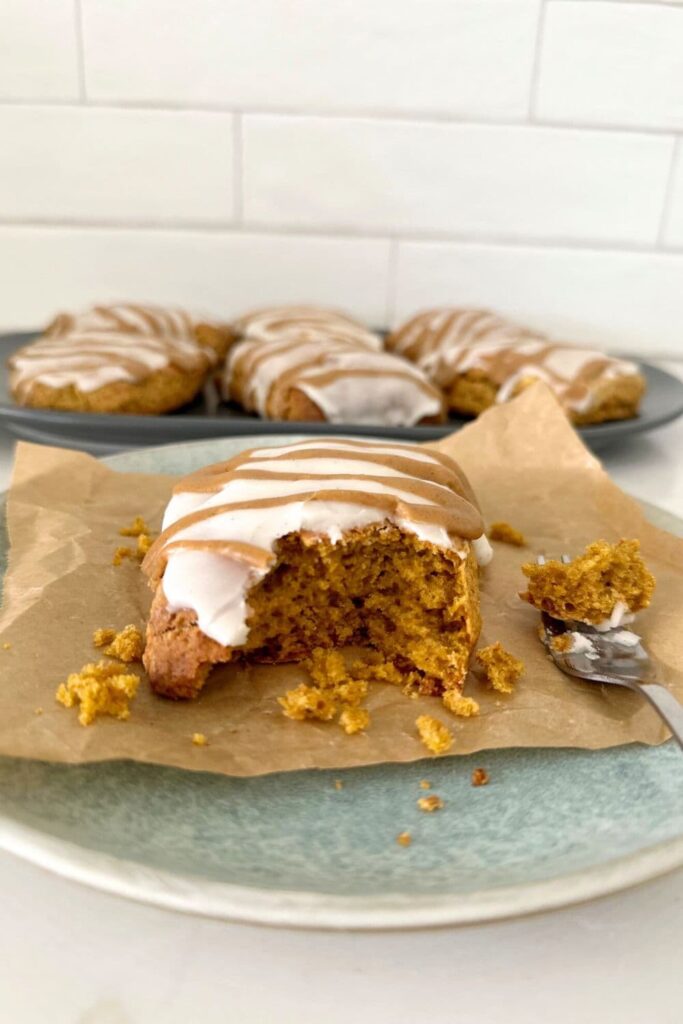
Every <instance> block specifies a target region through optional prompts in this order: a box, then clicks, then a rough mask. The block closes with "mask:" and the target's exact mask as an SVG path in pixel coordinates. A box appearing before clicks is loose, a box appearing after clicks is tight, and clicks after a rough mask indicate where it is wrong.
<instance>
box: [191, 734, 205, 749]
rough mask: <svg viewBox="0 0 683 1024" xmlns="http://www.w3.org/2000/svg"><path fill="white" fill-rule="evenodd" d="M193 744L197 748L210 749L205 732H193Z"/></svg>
mask: <svg viewBox="0 0 683 1024" xmlns="http://www.w3.org/2000/svg"><path fill="white" fill-rule="evenodd" d="M192 742H193V743H194V745H195V747H208V745H209V741H208V740H207V738H206V736H205V735H204V733H203V732H193V733H192Z"/></svg>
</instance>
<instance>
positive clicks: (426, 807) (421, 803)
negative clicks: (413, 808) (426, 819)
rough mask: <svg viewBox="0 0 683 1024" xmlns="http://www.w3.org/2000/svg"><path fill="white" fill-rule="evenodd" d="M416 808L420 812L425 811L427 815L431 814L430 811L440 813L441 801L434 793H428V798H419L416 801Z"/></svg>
mask: <svg viewBox="0 0 683 1024" xmlns="http://www.w3.org/2000/svg"><path fill="white" fill-rule="evenodd" d="M417 806H418V807H419V808H420V810H421V811H425V812H426V813H427V814H431V813H432V811H440V810H441V808H442V807H443V800H442V799H441V797H440V796H437V795H436V793H430V794H429V796H421V797H420V799H419V800H418V801H417Z"/></svg>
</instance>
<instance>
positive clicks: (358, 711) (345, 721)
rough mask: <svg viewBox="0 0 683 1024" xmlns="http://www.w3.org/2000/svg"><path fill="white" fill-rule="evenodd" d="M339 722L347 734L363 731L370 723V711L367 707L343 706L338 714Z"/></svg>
mask: <svg viewBox="0 0 683 1024" xmlns="http://www.w3.org/2000/svg"><path fill="white" fill-rule="evenodd" d="M339 724H340V725H341V727H342V729H343V730H344V732H345V733H346V734H347V735H348V736H352V735H353V734H354V733H356V732H363V731H364V730H365V729H367V727H368V726H369V724H370V712H369V711H368V710H367V708H356V707H348V708H344V709H343V710H342V712H341V714H340V715H339Z"/></svg>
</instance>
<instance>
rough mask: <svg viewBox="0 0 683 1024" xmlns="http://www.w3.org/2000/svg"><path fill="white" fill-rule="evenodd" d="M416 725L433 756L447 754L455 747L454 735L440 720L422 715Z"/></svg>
mask: <svg viewBox="0 0 683 1024" xmlns="http://www.w3.org/2000/svg"><path fill="white" fill-rule="evenodd" d="M415 725H416V726H417V731H418V733H419V734H420V739H421V740H422V742H423V743H424V745H425V747H426V748H427V750H431V752H432V753H433V754H445V753H446V751H447V750H450V749H451V747H452V746H453V733H452V732H451V730H450V729H449V728H448V727H447V726H445V725H444V724H443V722H440V721H439V720H438V718H433V717H432V716H431V715H420V717H419V718H417V719H416V721H415Z"/></svg>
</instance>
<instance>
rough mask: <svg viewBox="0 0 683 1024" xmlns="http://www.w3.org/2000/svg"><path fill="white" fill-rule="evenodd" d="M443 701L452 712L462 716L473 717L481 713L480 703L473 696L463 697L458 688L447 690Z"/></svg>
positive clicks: (442, 697) (442, 698)
mask: <svg viewBox="0 0 683 1024" xmlns="http://www.w3.org/2000/svg"><path fill="white" fill-rule="evenodd" d="M441 702H442V704H443V706H444V707H445V708H447V709H448V710H449V711H450V712H451V713H452V714H454V715H458V716H459V717H460V718H473V717H474V716H475V715H478V714H479V705H478V704H477V702H476V700H474V698H473V697H463V695H462V694H461V693H459V691H458V690H446V691H445V692H444V693H443V694H442V696H441Z"/></svg>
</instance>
